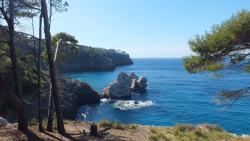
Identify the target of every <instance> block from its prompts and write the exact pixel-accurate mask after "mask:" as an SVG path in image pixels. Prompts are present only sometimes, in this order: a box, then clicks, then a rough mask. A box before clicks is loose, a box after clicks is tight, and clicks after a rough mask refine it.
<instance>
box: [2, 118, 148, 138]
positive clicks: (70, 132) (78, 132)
mask: <svg viewBox="0 0 250 141" xmlns="http://www.w3.org/2000/svg"><path fill="white" fill-rule="evenodd" d="M89 126H90V124H89V123H80V122H72V121H71V122H69V121H65V130H66V134H65V135H60V134H58V133H57V132H56V131H55V132H47V131H44V132H42V133H41V132H39V131H38V127H37V125H32V126H29V132H27V133H25V134H24V133H22V132H19V131H17V124H8V125H7V126H5V127H2V128H0V141H7V140H10V141H12V140H16V141H20V140H23V141H26V140H31V141H36V140H38V141H39V140H46V141H71V140H77V141H78V140H80V141H85V140H89V141H147V140H149V133H150V128H145V127H142V126H138V128H137V129H135V130H133V131H132V130H118V129H105V128H101V127H100V128H98V131H99V136H98V137H92V136H90V135H89ZM84 131H85V134H84Z"/></svg>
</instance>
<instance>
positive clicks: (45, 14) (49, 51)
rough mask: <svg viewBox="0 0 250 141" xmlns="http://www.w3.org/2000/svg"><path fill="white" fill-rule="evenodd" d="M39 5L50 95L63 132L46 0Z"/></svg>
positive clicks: (58, 126) (59, 128)
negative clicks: (49, 81) (42, 22)
mask: <svg viewBox="0 0 250 141" xmlns="http://www.w3.org/2000/svg"><path fill="white" fill-rule="evenodd" d="M41 7H42V15H43V18H44V33H45V38H46V48H47V54H48V62H49V71H50V78H51V79H50V80H51V84H52V95H53V98H54V105H55V111H56V117H57V128H58V131H59V133H61V134H64V133H65V129H64V123H63V118H62V112H61V107H60V103H59V99H58V89H57V78H56V68H55V63H54V61H53V53H52V47H51V33H50V24H49V18H48V10H47V4H46V0H41Z"/></svg>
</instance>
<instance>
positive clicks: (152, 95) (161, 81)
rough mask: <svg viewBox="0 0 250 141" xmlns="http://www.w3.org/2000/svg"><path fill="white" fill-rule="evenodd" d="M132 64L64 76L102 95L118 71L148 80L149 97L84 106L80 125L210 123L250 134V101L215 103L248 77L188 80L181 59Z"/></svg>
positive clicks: (196, 76)
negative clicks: (216, 99)
mask: <svg viewBox="0 0 250 141" xmlns="http://www.w3.org/2000/svg"><path fill="white" fill-rule="evenodd" d="M133 62H134V65H130V66H125V67H117V68H116V69H115V70H114V71H111V72H83V73H80V72H77V73H66V74H65V75H66V76H69V77H71V78H73V79H75V80H80V81H84V82H87V83H89V84H90V85H91V86H92V87H93V89H94V90H96V91H98V92H99V93H101V91H102V89H103V88H105V87H106V86H107V85H108V84H109V83H110V82H112V81H113V80H114V79H115V78H116V77H117V75H118V74H119V73H120V72H126V73H131V72H135V73H136V74H137V75H138V76H141V75H142V76H145V77H147V78H148V88H147V92H146V94H142V95H138V94H134V95H133V97H132V99H131V100H129V101H124V100H122V101H121V100H119V101H117V100H116V101H111V100H108V99H102V100H101V103H100V104H97V105H90V106H83V107H81V108H80V109H79V110H78V115H77V120H82V121H85V120H87V121H100V120H103V119H107V120H111V121H119V122H122V123H134V124H143V125H157V126H171V125H176V124H201V123H211V124H217V125H219V126H221V127H223V128H224V129H225V130H226V131H228V132H231V133H236V134H250V132H249V131H250V127H249V125H250V106H249V102H248V101H249V99H250V97H246V98H243V99H240V100H238V101H236V102H235V103H233V104H232V105H228V106H222V105H220V104H218V103H216V101H215V100H214V99H215V97H216V95H217V94H218V92H219V91H221V90H227V89H237V88H242V87H247V86H248V84H249V83H250V80H249V79H248V77H249V74H246V73H243V72H242V73H240V72H238V73H229V74H228V73H225V75H224V76H220V75H219V74H218V73H217V74H213V73H198V74H191V75H190V74H188V72H187V71H186V70H185V69H184V68H183V64H182V59H133ZM134 101H136V102H137V104H134ZM83 114H84V115H86V118H85V117H84V116H82V115H83Z"/></svg>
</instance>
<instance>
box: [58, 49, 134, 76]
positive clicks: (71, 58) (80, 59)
mask: <svg viewBox="0 0 250 141" xmlns="http://www.w3.org/2000/svg"><path fill="white" fill-rule="evenodd" d="M65 52H68V53H69V54H68V55H67V56H66V57H63V59H58V60H57V64H58V68H59V70H61V71H62V72H72V71H73V72H81V71H111V70H114V69H115V68H116V67H117V66H125V65H131V64H133V61H132V59H131V58H130V56H129V55H128V54H127V53H125V52H123V51H118V50H114V49H103V48H94V47H88V46H80V45H77V46H76V48H75V49H72V48H69V47H61V48H60V49H59V56H60V54H65ZM60 58H61V57H60Z"/></svg>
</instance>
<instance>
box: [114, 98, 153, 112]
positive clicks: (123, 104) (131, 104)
mask: <svg viewBox="0 0 250 141" xmlns="http://www.w3.org/2000/svg"><path fill="white" fill-rule="evenodd" d="M152 105H154V103H153V102H152V101H150V100H147V101H135V100H118V101H116V102H115V103H114V105H113V107H114V108H117V109H120V110H133V109H140V108H144V107H148V106H152Z"/></svg>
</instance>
